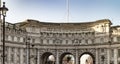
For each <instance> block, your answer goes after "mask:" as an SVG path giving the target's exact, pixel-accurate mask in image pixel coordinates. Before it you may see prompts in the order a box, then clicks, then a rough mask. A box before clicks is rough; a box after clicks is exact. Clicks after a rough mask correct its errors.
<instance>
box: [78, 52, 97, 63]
mask: <svg viewBox="0 0 120 64" xmlns="http://www.w3.org/2000/svg"><path fill="white" fill-rule="evenodd" d="M79 64H95V56H94V55H93V54H92V53H90V52H84V53H82V54H81V55H80V57H79Z"/></svg>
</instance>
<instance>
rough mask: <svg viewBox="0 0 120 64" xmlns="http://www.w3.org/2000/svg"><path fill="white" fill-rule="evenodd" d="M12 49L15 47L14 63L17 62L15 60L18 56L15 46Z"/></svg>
mask: <svg viewBox="0 0 120 64" xmlns="http://www.w3.org/2000/svg"><path fill="white" fill-rule="evenodd" d="M14 49H15V50H14V63H15V64H17V61H18V60H17V58H18V57H17V48H14Z"/></svg>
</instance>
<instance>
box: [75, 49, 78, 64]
mask: <svg viewBox="0 0 120 64" xmlns="http://www.w3.org/2000/svg"><path fill="white" fill-rule="evenodd" d="M75 63H76V64H78V50H77V49H76V62H75Z"/></svg>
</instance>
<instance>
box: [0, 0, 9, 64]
mask: <svg viewBox="0 0 120 64" xmlns="http://www.w3.org/2000/svg"><path fill="white" fill-rule="evenodd" d="M7 11H8V8H6V7H5V2H3V7H0V12H2V13H1V15H2V16H3V64H5V17H6V12H7Z"/></svg>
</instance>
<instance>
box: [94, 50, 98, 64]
mask: <svg viewBox="0 0 120 64" xmlns="http://www.w3.org/2000/svg"><path fill="white" fill-rule="evenodd" d="M98 58H99V56H98V49H96V57H95V64H98Z"/></svg>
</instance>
